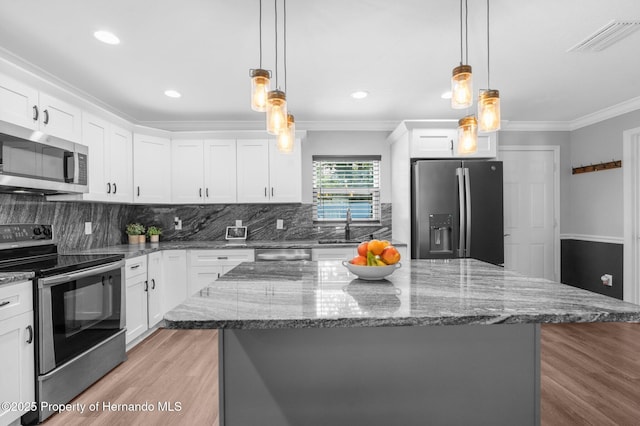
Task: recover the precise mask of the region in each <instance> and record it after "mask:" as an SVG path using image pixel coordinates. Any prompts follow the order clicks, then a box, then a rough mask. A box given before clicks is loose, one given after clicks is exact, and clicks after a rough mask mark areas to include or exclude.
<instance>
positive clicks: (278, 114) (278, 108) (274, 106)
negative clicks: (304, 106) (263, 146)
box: [267, 89, 287, 135]
mask: <svg viewBox="0 0 640 426" xmlns="http://www.w3.org/2000/svg"><path fill="white" fill-rule="evenodd" d="M286 128H287V95H286V94H285V93H284V92H283V91H281V90H277V89H276V90H272V91H270V92H269V95H268V97H267V133H269V134H272V135H279V134H280V132H282V131H283V130H286Z"/></svg>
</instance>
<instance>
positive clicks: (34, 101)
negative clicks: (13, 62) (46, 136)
mask: <svg viewBox="0 0 640 426" xmlns="http://www.w3.org/2000/svg"><path fill="white" fill-rule="evenodd" d="M37 106H38V91H37V90H36V89H33V88H31V87H29V86H27V85H24V84H22V83H20V82H18V81H16V80H14V79H12V78H9V77H7V76H5V75H1V74H0V120H1V121H7V122H9V123H12V124H16V125H18V126H22V127H26V128H28V129H33V130H35V129H37V128H38V121H37V118H36V116H35V110H34V107H37Z"/></svg>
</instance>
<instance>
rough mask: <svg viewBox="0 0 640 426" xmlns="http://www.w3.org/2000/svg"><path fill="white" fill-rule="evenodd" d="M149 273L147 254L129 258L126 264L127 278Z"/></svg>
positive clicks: (125, 274)
mask: <svg viewBox="0 0 640 426" xmlns="http://www.w3.org/2000/svg"><path fill="white" fill-rule="evenodd" d="M146 274H147V256H138V257H134V258H131V259H127V261H126V262H125V264H124V276H125V279H127V280H128V279H129V278H131V277H137V276H138V275H146Z"/></svg>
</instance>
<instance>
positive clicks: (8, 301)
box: [0, 300, 11, 308]
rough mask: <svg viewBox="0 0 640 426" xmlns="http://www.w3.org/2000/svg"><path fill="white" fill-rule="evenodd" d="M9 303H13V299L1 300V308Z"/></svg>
mask: <svg viewBox="0 0 640 426" xmlns="http://www.w3.org/2000/svg"><path fill="white" fill-rule="evenodd" d="M9 303H11V300H5V301H4V302H1V303H0V308H2V307H3V306H7V305H8V304H9Z"/></svg>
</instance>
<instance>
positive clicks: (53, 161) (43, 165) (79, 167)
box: [0, 124, 89, 194]
mask: <svg viewBox="0 0 640 426" xmlns="http://www.w3.org/2000/svg"><path fill="white" fill-rule="evenodd" d="M7 130H10V131H11V133H5V132H6V131H7ZM88 154H89V149H88V148H87V147H86V146H84V145H81V144H77V143H73V142H70V141H66V140H63V139H59V138H55V137H52V136H49V135H45V134H43V133H41V132H38V131H32V130H27V129H22V128H19V129H18V128H16V127H15V126H12V125H10V126H6V125H5V126H3V125H2V124H0V192H23V191H24V192H37V193H43V194H59V193H82V192H89V186H88V183H87V178H88V169H87V168H88V164H87V161H88Z"/></svg>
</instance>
